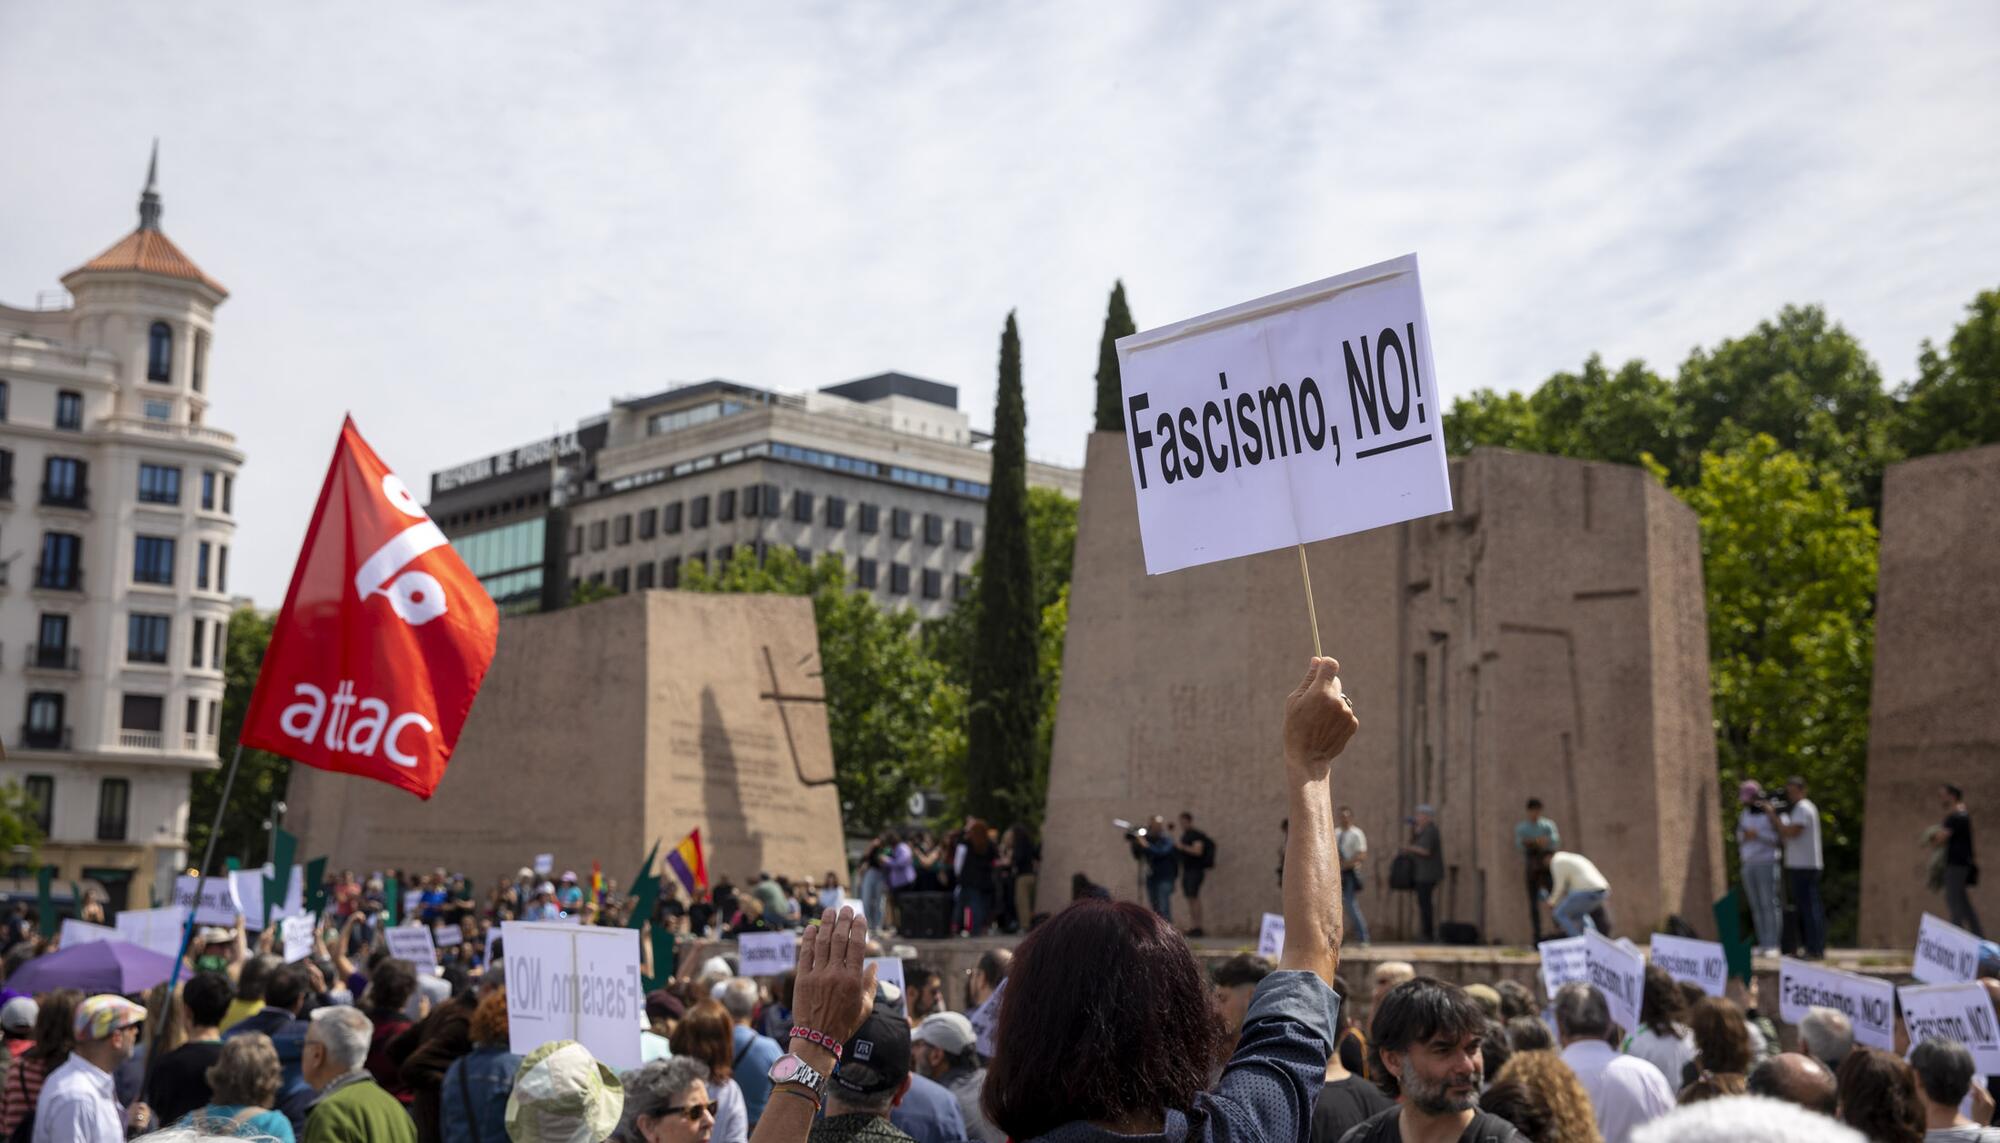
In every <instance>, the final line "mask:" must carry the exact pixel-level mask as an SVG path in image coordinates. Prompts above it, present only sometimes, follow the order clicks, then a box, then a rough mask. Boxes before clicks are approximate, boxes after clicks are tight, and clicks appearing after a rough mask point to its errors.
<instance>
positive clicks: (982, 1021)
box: [969, 980, 1007, 1059]
mask: <svg viewBox="0 0 2000 1143" xmlns="http://www.w3.org/2000/svg"><path fill="white" fill-rule="evenodd" d="M1006 992H1007V982H1006V981H1004V980H1003V981H1001V982H1000V987H998V988H996V989H994V990H993V995H991V996H989V997H987V998H986V1003H984V1004H981V1005H980V1006H979V1007H978V1008H975V1009H973V1012H972V1015H971V1016H970V1017H969V1019H970V1020H971V1021H972V1034H973V1036H974V1044H973V1046H974V1048H975V1049H976V1050H977V1051H978V1052H979V1054H980V1055H982V1056H985V1057H987V1058H989V1059H990V1058H992V1057H993V1056H995V1055H998V1054H999V1051H998V1049H999V1040H998V1039H997V1037H998V1034H999V1031H1000V1000H1001V998H1002V997H1003V996H1004V995H1005V994H1006Z"/></svg>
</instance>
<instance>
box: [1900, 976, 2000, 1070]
mask: <svg viewBox="0 0 2000 1143" xmlns="http://www.w3.org/2000/svg"><path fill="white" fill-rule="evenodd" d="M1897 993H1898V995H1900V996H1901V997H1902V998H1903V1022H1904V1023H1905V1024H1907V1025H1909V1029H1910V1043H1912V1044H1921V1043H1923V1042H1924V1041H1925V1040H1957V1041H1958V1042H1959V1043H1961V1044H1964V1045H1965V1046H1966V1048H1967V1049H1968V1050H1969V1051H1971V1052H1972V1066H1973V1068H1974V1070H1976V1071H1977V1072H1978V1073H1979V1074H1980V1075H1983V1076H1990V1075H2000V1020H1996V1019H1995V1018H1994V1014H1993V998H1992V997H1991V996H1989V995H1987V993H1986V988H1985V986H1983V985H1981V984H1980V983H1979V982H1978V981H1976V980H1960V981H1955V982H1953V983H1951V984H1928V985H1905V986H1903V987H1902V988H1900V989H1898V990H1897Z"/></svg>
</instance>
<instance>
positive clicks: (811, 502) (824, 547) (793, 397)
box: [431, 373, 1082, 618]
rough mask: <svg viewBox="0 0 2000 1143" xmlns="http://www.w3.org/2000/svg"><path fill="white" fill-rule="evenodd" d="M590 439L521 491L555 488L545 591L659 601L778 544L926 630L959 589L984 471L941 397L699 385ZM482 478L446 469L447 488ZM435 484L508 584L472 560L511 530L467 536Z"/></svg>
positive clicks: (449, 517)
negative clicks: (689, 577) (560, 482)
mask: <svg viewBox="0 0 2000 1143" xmlns="http://www.w3.org/2000/svg"><path fill="white" fill-rule="evenodd" d="M588 428H589V429H590V431H591V432H592V434H593V436H592V443H591V447H590V448H589V449H587V450H586V449H583V448H581V447H580V448H579V449H578V454H579V456H582V455H584V454H586V453H587V460H585V461H584V462H583V463H580V464H578V465H576V466H574V467H572V468H570V469H567V470H565V469H560V468H556V467H554V466H545V467H544V469H543V470H542V474H541V475H539V476H535V477H528V478H527V479H540V480H547V479H550V474H552V473H553V474H555V475H556V476H558V477H559V476H561V475H563V474H565V473H567V474H568V475H569V477H570V481H569V483H568V485H567V486H566V487H562V488H560V489H559V490H558V492H557V498H558V499H559V500H560V501H561V505H560V519H559V520H556V519H555V518H554V517H553V515H552V516H551V517H550V518H549V522H547V523H545V524H544V526H543V531H542V532H541V533H540V536H541V538H542V539H543V540H544V542H545V543H546V544H547V550H546V551H545V552H544V554H543V559H542V565H543V568H544V579H543V581H542V586H543V588H544V590H545V592H546V591H547V589H549V588H552V587H554V586H555V585H556V584H560V588H561V590H560V592H559V593H558V594H559V595H560V596H561V597H565V598H566V597H567V596H568V595H569V594H570V593H572V592H574V591H575V589H576V588H577V586H578V585H580V584H583V583H594V584H601V585H604V586H605V587H607V588H609V589H611V590H613V591H616V592H620V593H623V592H627V591H643V590H647V589H649V588H672V587H677V586H679V584H680V581H681V577H682V576H683V574H684V573H685V572H686V570H687V569H688V568H689V567H690V566H691V565H694V564H703V565H706V566H709V567H719V566H721V565H722V564H723V563H725V562H726V561H727V560H728V559H729V558H730V557H731V556H732V555H734V554H735V553H737V552H739V551H747V552H750V553H754V554H756V555H758V556H760V557H761V556H764V555H768V554H769V553H770V552H771V551H774V550H777V549H780V548H783V549H786V550H790V551H792V552H794V553H795V554H796V555H798V556H799V557H800V558H802V559H806V560H814V559H817V558H818V557H819V556H821V555H823V554H828V553H831V554H834V555H837V556H839V557H840V558H841V559H842V561H843V562H844V563H845V564H846V566H847V568H848V569H849V571H850V572H851V573H852V576H853V581H854V586H855V587H856V588H857V589H858V590H863V591H867V592H870V593H871V594H873V595H875V596H876V597H877V598H878V599H880V600H881V601H882V602H883V603H884V604H885V605H888V606H892V607H897V606H907V607H910V608H912V609H914V610H915V611H916V612H917V614H918V615H920V616H922V617H924V618H935V617H937V616H940V615H942V614H944V613H945V612H946V611H948V610H949V609H950V608H951V606H952V604H953V603H955V602H957V601H958V600H961V599H963V598H964V597H965V596H966V594H967V592H968V591H969V590H970V587H971V576H972V571H973V568H974V566H975V564H976V563H977V561H978V556H979V550H980V545H981V543H982V541H983V539H984V532H985V517H986V497H987V492H988V484H987V482H988V480H989V478H990V475H991V470H992V458H991V455H990V454H989V453H988V452H987V451H986V450H985V449H984V448H981V447H979V446H980V445H982V444H983V443H985V439H986V438H985V437H984V436H983V435H982V434H979V433H977V432H976V431H975V430H973V428H972V427H971V423H970V420H969V418H968V417H967V416H966V415H965V414H964V413H963V412H961V411H959V409H958V392H957V390H956V388H954V387H953V386H950V385H945V384H941V383H939V382H936V381H929V380H925V379H923V378H918V377H911V376H908V375H906V374H901V373H885V374H880V375H877V376H874V377H867V378H863V379H861V380H858V381H850V382H847V383H845V384H841V385H834V386H831V387H828V388H826V389H822V390H819V391H817V392H813V393H808V394H803V395H799V394H787V393H777V392H773V391H770V390H766V389H759V388H755V387H752V386H748V385H740V384H737V383H735V382H730V381H705V382H701V383H698V384H693V385H684V386H678V387H676V388H672V389H668V390H666V391H665V392H662V393H657V394H654V395H652V396H648V397H642V398H636V399H632V400H624V401H619V402H616V403H615V404H614V405H613V406H612V408H611V409H610V411H609V412H608V413H607V414H605V415H604V416H602V417H600V418H596V419H594V420H593V421H592V422H591V423H590V424H589V426H588ZM488 459H492V458H488ZM483 466H484V462H483V461H482V462H474V463H473V464H472V465H470V466H461V469H458V470H450V473H451V474H452V475H450V476H448V478H447V479H446V481H445V483H446V484H452V485H458V484H459V483H460V476H461V475H477V474H480V473H482V472H483V471H484V467H483ZM440 475H441V476H445V475H446V474H440ZM1028 478H1029V483H1031V484H1034V485H1039V486H1043V487H1048V488H1053V489H1056V490H1058V491H1061V492H1063V493H1064V494H1065V495H1068V496H1071V497H1076V496H1078V495H1080V493H1081V489H1082V474H1081V473H1080V472H1079V471H1078V470H1076V469H1069V468H1062V467H1058V466H1054V465H1045V464H1039V463H1031V464H1030V465H1029V473H1028ZM500 479H501V478H500V477H499V476H498V475H497V474H495V475H490V476H487V477H486V480H487V481H488V482H492V491H493V495H491V496H488V497H485V502H487V503H490V504H491V505H497V503H498V501H499V500H501V499H504V498H505V497H507V496H518V495H521V494H522V493H520V492H517V491H516V490H515V489H513V488H512V487H509V486H503V485H500V484H498V483H497V482H498V481H499V480H500ZM432 489H433V504H432V507H431V511H432V515H433V517H434V518H437V519H439V521H440V523H441V524H442V525H443V526H444V528H445V531H446V532H447V533H448V534H450V535H452V537H453V544H454V545H455V546H457V547H458V548H459V550H460V551H461V552H463V553H467V558H468V562H471V563H473V566H474V570H475V571H478V572H479V573H480V574H481V576H482V578H487V577H488V576H495V577H497V576H501V575H505V574H508V572H509V570H510V569H508V568H505V567H503V566H502V565H504V564H505V563H506V562H507V560H508V559H509V558H514V559H519V558H522V553H520V552H515V553H514V554H513V555H512V556H511V557H509V556H502V557H500V558H498V559H497V560H496V559H489V558H488V553H487V551H486V550H485V548H486V547H488V546H494V547H504V541H499V540H497V539H489V538H487V537H489V536H494V535H496V534H497V533H499V532H501V531H503V530H504V528H505V527H507V526H508V525H506V524H502V523H499V521H500V520H503V519H504V514H503V515H497V516H493V517H489V520H490V521H491V526H489V527H487V528H484V529H479V528H478V527H477V525H478V524H479V522H480V521H478V520H473V519H468V518H465V514H466V512H467V511H468V507H467V506H466V505H465V504H464V503H463V502H462V501H460V500H447V499H446V498H445V497H446V491H445V490H441V489H440V488H439V482H438V480H437V478H433V485H432ZM454 490H456V489H454ZM527 494H528V495H532V493H531V492H530V493H527ZM470 510H472V511H478V510H479V509H478V508H471V509H470ZM529 530H530V529H525V528H524V529H523V531H524V532H526V531H529ZM482 561H484V562H483V563H482ZM496 598H501V597H500V596H499V595H496Z"/></svg>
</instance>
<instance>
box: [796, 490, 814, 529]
mask: <svg viewBox="0 0 2000 1143" xmlns="http://www.w3.org/2000/svg"><path fill="white" fill-rule="evenodd" d="M792 519H793V520H796V521H797V522H799V523H801V524H810V523H812V522H813V494H812V493H810V492H804V491H801V492H794V493H792Z"/></svg>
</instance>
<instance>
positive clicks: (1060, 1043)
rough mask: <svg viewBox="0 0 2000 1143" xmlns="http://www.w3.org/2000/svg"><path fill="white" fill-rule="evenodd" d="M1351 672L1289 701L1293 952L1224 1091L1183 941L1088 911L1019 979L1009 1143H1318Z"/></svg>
mask: <svg viewBox="0 0 2000 1143" xmlns="http://www.w3.org/2000/svg"><path fill="white" fill-rule="evenodd" d="M1339 669H1340V666H1339V664H1338V663H1336V662H1335V661H1334V660H1332V659H1326V658H1318V659H1314V660H1313V661H1312V665H1311V668H1310V670H1309V671H1308V673H1307V675H1306V678H1305V680H1304V681H1303V682H1302V683H1300V684H1299V687H1298V688H1297V689H1296V690H1294V691H1293V692H1292V694H1291V695H1290V696H1289V697H1288V698H1287V699H1286V702H1285V719H1284V736H1283V742H1284V756H1285V762H1284V772H1285V785H1286V787H1287V795H1288V801H1289V805H1290V810H1291V819H1292V820H1293V821H1296V822H1298V823H1299V828H1297V829H1294V830H1292V831H1290V834H1289V837H1288V840H1287V843H1286V844H1287V849H1286V864H1287V865H1288V866H1289V867H1290V868H1291V869H1292V870H1293V876H1292V877H1289V878H1287V879H1286V882H1285V887H1284V910H1285V936H1286V940H1285V949H1284V954H1283V956H1282V957H1281V958H1280V960H1279V965H1278V971H1276V972H1274V973H1272V974H1271V975H1270V976H1268V977H1266V978H1265V979H1264V981H1263V983H1261V984H1260V985H1258V987H1257V992H1256V995H1255V999H1253V1000H1252V1001H1251V1004H1250V1010H1249V1012H1248V1014H1247V1015H1246V1016H1245V1018H1244V1021H1243V1033H1242V1038H1241V1039H1240V1040H1239V1041H1238V1043H1237V1046H1236V1052H1235V1054H1234V1055H1233V1056H1232V1057H1231V1059H1230V1062H1229V1065H1228V1066H1227V1067H1226V1068H1225V1069H1224V1070H1223V1073H1222V1078H1221V1080H1220V1081H1219V1082H1218V1083H1217V1084H1216V1086H1215V1089H1214V1090H1213V1091H1205V1090H1203V1089H1204V1087H1205V1085H1206V1084H1207V1081H1208V1069H1209V1061H1210V1060H1212V1059H1213V1058H1214V1057H1215V1054H1216V1052H1217V1051H1218V1050H1219V1047H1220V1043H1221V1039H1222V1034H1223V1033H1222V1028H1221V1024H1220V1022H1219V1020H1218V1018H1217V1017H1216V1015H1215V1013H1214V1011H1213V1009H1212V1008H1211V1007H1210V1005H1209V1000H1208V987H1207V983H1206V981H1205V980H1204V978H1203V974H1202V971H1201V968H1200V966H1199V965H1198V964H1197V963H1196V961H1195V959H1194V954H1193V952H1192V951H1191V950H1190V949H1189V948H1188V944H1187V941H1186V940H1185V939H1183V938H1182V937H1181V935H1180V934H1179V933H1178V932H1176V931H1175V930H1174V928H1173V927H1172V926H1171V925H1169V924H1167V923H1166V922H1165V921H1163V920H1162V919H1160V918H1159V917H1158V916H1156V915H1155V914H1154V913H1153V912H1152V910H1150V909H1147V908H1144V907H1142V906H1139V905H1135V904H1131V903H1128V902H1104V901H1079V902H1077V903H1075V904H1072V905H1071V906H1070V907H1069V908H1067V909H1064V910H1063V911H1062V912H1061V913H1058V914H1057V915H1055V916H1054V917H1051V918H1050V919H1049V920H1048V921H1047V922H1046V923H1044V924H1043V925H1041V926H1040V927H1039V928H1037V929H1036V930H1035V931H1034V932H1033V933H1031V934H1029V936H1028V938H1027V939H1026V940H1024V941H1022V942H1021V946H1020V948H1019V949H1017V950H1016V952H1015V956H1014V965H1013V968H1012V969H1011V970H1010V972H1009V973H1008V976H1007V990H1006V992H1005V993H1004V994H1003V996H1004V999H1003V1000H1002V1001H1001V1008H1000V1023H999V1029H998V1033H997V1035H998V1046H997V1050H996V1053H995V1055H994V1057H993V1062H992V1065H991V1067H990V1068H989V1069H988V1071H987V1077H986V1092H985V1100H984V1106H985V1109H986V1112H987V1115H988V1117H989V1118H990V1119H991V1120H992V1121H993V1123H994V1124H995V1125H996V1126H998V1127H999V1128H1000V1129H1001V1130H1002V1131H1004V1132H1006V1133H1007V1135H1008V1136H1009V1137H1011V1138H1013V1139H1016V1140H1020V1141H1022V1143H1027V1141H1029V1140H1036V1139H1047V1140H1050V1141H1052V1143H1054V1141H1060V1143H1087V1141H1093V1140H1104V1141H1110V1140H1115V1139H1117V1138H1118V1137H1120V1136H1122V1135H1161V1136H1164V1137H1165V1138H1166V1139H1169V1140H1182V1139H1202V1140H1212V1139H1270V1140H1284V1139H1303V1138H1306V1137H1307V1134H1308V1123H1309V1121H1310V1119H1311V1117H1312V1112H1313V1104H1314V1102H1315V1101H1316V1100H1317V1099H1318V1098H1319V1094H1320V1090H1321V1088H1322V1087H1323V1086H1324V1083H1325V1077H1326V1071H1327V1064H1328V1060H1329V1059H1330V1058H1331V1057H1332V1056H1333V1054H1334V1045H1335V1040H1334V1022H1335V1010H1336V1009H1337V1007H1338V1005H1339V998H1338V997H1336V996H1335V995H1334V993H1333V990H1332V989H1331V988H1330V987H1328V981H1329V979H1330V978H1331V977H1332V976H1333V973H1334V970H1335V968H1336V967H1337V966H1338V962H1339V947H1340V924H1341V915H1340V887H1339V879H1338V873H1337V870H1338V868H1339V861H1338V860H1337V859H1336V857H1335V847H1334V840H1333V792H1332V782H1331V777H1330V768H1331V765H1332V762H1333V759H1334V757H1335V756H1336V755H1338V754H1339V753H1340V752H1341V750H1342V749H1343V748H1345V747H1346V745H1347V743H1348V740H1349V739H1350V738H1352V737H1353V735H1354V732H1355V729H1356V727H1357V726H1358V725H1359V724H1358V723H1357V722H1356V720H1355V718H1354V711H1353V708H1352V707H1351V706H1350V705H1348V703H1347V702H1346V700H1345V699H1344V698H1342V696H1341V693H1340V682H1339V679H1338V678H1337V677H1336V675H1337V672H1338V671H1339ZM787 1102H790V1101H787ZM759 1143H764V1141H762V1140H760V1141H759Z"/></svg>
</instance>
